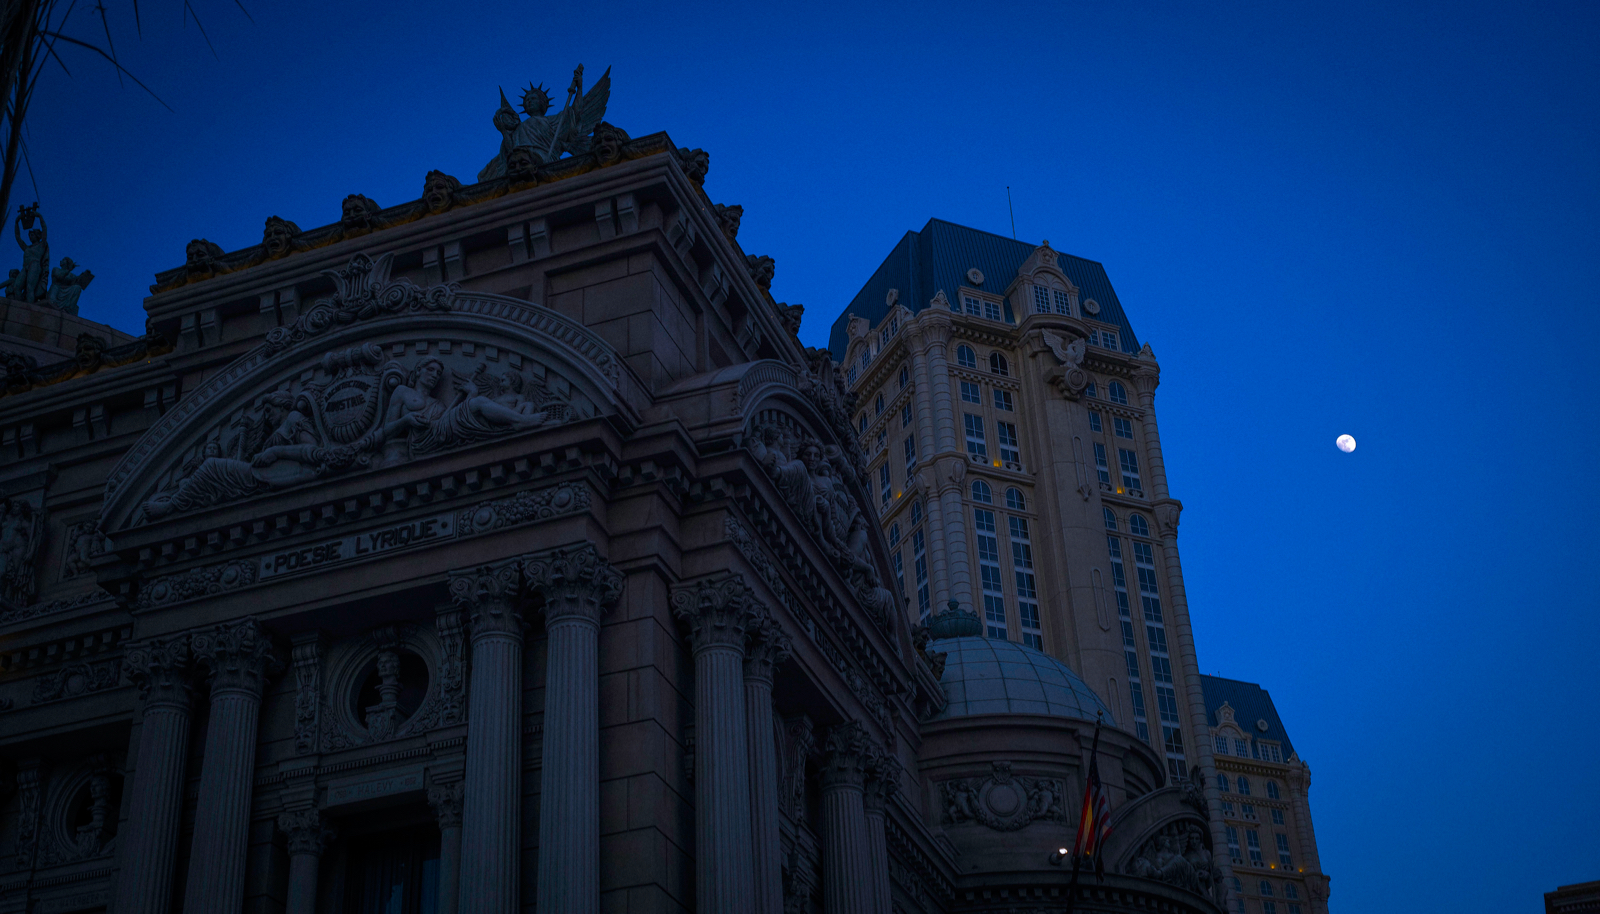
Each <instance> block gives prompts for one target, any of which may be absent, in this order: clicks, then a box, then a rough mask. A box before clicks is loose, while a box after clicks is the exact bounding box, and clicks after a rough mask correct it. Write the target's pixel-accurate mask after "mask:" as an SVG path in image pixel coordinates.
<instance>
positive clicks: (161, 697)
mask: <svg viewBox="0 0 1600 914" xmlns="http://www.w3.org/2000/svg"><path fill="white" fill-rule="evenodd" d="M193 660H194V658H193V657H192V656H191V654H190V652H189V635H188V633H187V632H185V633H182V634H177V635H171V636H168V637H164V638H147V639H145V640H143V641H139V642H136V643H134V644H131V645H129V646H128V649H127V650H126V651H125V652H124V653H123V655H122V663H123V666H125V667H126V668H127V670H128V678H129V679H131V680H132V681H133V684H134V685H135V686H137V687H138V689H139V697H140V698H141V699H143V700H144V701H145V704H146V707H149V706H150V705H156V704H165V705H174V706H178V707H183V708H187V707H188V706H189V697H190V692H191V683H192V680H191V678H190V677H191V674H192V673H193V671H194V662H193Z"/></svg>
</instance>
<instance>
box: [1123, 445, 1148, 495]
mask: <svg viewBox="0 0 1600 914" xmlns="http://www.w3.org/2000/svg"><path fill="white" fill-rule="evenodd" d="M1117 462H1118V463H1119V464H1120V465H1121V467H1122V487H1123V488H1124V489H1127V490H1128V491H1129V492H1132V493H1134V494H1136V495H1137V494H1141V493H1143V492H1144V483H1143V482H1141V481H1140V480H1139V455H1138V454H1135V453H1134V452H1132V451H1130V450H1128V449H1127V448H1125V447H1119V448H1117Z"/></svg>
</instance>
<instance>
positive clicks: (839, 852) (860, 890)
mask: <svg viewBox="0 0 1600 914" xmlns="http://www.w3.org/2000/svg"><path fill="white" fill-rule="evenodd" d="M871 763H872V746H871V742H870V741H869V740H868V739H867V738H866V734H865V733H863V732H862V729H861V725H860V724H859V723H856V722H851V723H847V724H842V725H840V726H838V727H835V728H834V729H833V731H832V732H830V733H829V734H828V739H827V742H826V743H825V748H824V756H823V760H822V767H821V780H822V910H823V912H824V914H875V904H876V901H875V898H874V895H873V892H872V864H871V853H872V848H871V843H870V841H869V836H868V834H867V817H866V809H865V806H864V797H863V789H864V787H865V784H866V772H867V768H868V767H869V766H870V765H871Z"/></svg>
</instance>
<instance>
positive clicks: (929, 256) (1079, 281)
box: [828, 219, 1139, 359]
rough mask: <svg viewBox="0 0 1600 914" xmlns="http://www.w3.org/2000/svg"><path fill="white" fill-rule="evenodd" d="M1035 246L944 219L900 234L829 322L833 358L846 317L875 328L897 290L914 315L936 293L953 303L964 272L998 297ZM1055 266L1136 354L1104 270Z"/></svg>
mask: <svg viewBox="0 0 1600 914" xmlns="http://www.w3.org/2000/svg"><path fill="white" fill-rule="evenodd" d="M1036 247H1037V245H1034V244H1030V243H1028V242H1026V241H1017V240H1015V239H1012V238H1007V237H1005V236H1003V235H996V234H993V233H991V232H985V231H981V230H979V229H974V228H967V227H966V226H964V225H956V224H955V223H954V222H946V221H944V220H943V219H929V220H928V224H927V225H925V226H923V227H922V231H920V232H906V233H905V236H904V237H902V238H901V239H900V243H899V244H897V245H895V246H894V250H893V251H890V252H889V256H888V257H886V258H885V259H884V261H883V264H882V265H881V266H879V267H878V269H877V271H876V272H874V273H873V274H872V278H871V279H869V280H867V283H866V285H864V286H862V287H861V291H860V292H857V293H856V297H855V298H854V299H851V301H850V305H849V307H847V308H845V309H844V313H843V314H841V315H839V318H838V319H837V320H835V321H834V322H833V330H832V332H831V333H830V334H829V335H828V348H829V350H831V351H832V352H833V357H834V358H835V359H843V358H844V353H845V349H846V348H847V347H848V346H849V345H850V337H849V335H848V333H847V331H846V329H845V328H846V327H848V326H849V324H850V318H851V316H852V315H854V316H855V317H863V318H866V319H867V321H868V322H869V323H870V324H871V325H872V326H874V327H875V326H877V324H878V322H879V321H881V320H883V316H884V315H885V314H886V313H887V312H888V304H887V302H886V296H887V295H888V292H889V290H890V289H899V290H900V304H902V305H905V306H906V307H907V308H909V309H910V310H911V311H912V312H913V313H915V312H918V311H921V310H922V309H924V308H926V307H928V302H929V301H930V300H932V299H933V296H934V294H935V293H937V292H938V291H939V290H941V289H942V290H944V294H945V296H946V297H947V298H949V299H950V300H951V301H956V300H957V296H956V290H957V289H959V288H961V287H962V286H964V285H969V283H968V282H967V271H968V270H969V269H971V268H973V267H977V268H978V269H979V270H980V271H982V272H983V276H984V283H983V285H982V286H981V287H980V288H982V289H983V290H984V291H986V292H994V293H997V294H1003V293H1004V292H1005V290H1006V287H1007V286H1009V285H1011V281H1012V280H1013V279H1015V278H1016V275H1017V269H1018V268H1019V267H1021V266H1022V264H1023V262H1024V261H1026V260H1027V259H1028V256H1029V255H1031V254H1032V253H1033V251H1034V248H1036ZM1058 263H1059V266H1060V267H1061V272H1063V273H1065V274H1066V275H1067V278H1068V279H1070V280H1072V284H1073V285H1075V286H1077V287H1078V289H1079V300H1080V301H1081V300H1083V299H1086V298H1092V299H1094V300H1095V301H1096V302H1097V303H1098V304H1099V305H1100V313H1099V314H1098V315H1096V317H1095V319H1096V320H1100V321H1104V322H1105V323H1108V324H1114V325H1116V326H1118V327H1120V328H1122V332H1121V334H1120V337H1121V343H1122V351H1124V352H1138V351H1139V341H1138V339H1137V338H1136V337H1135V336H1134V335H1133V327H1132V326H1131V325H1129V323H1128V318H1127V315H1125V314H1123V311H1122V303H1121V302H1120V301H1118V299H1117V293H1116V291H1115V290H1113V289H1112V288H1111V279H1110V278H1109V277H1108V276H1106V268H1105V267H1103V266H1101V265H1100V264H1099V263H1097V262H1095V261H1093V260H1084V259H1083V258H1082V257H1074V256H1072V255H1071V254H1062V255H1061V256H1060V259H1059V261H1058ZM1007 310H1008V311H1009V308H1008V309H1007Z"/></svg>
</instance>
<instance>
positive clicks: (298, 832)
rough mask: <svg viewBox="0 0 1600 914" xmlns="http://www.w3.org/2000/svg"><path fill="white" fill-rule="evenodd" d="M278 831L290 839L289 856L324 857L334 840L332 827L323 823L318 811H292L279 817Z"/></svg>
mask: <svg viewBox="0 0 1600 914" xmlns="http://www.w3.org/2000/svg"><path fill="white" fill-rule="evenodd" d="M278 829H279V830H280V831H282V832H283V833H284V834H285V835H287V836H288V837H289V856H291V857H293V856H295V855H296V854H310V855H311V856H313V857H320V856H322V852H323V851H324V850H326V849H327V847H328V843H329V842H330V841H332V840H333V835H334V831H333V828H332V826H329V825H327V824H325V823H324V822H323V821H322V812H321V811H320V810H317V809H292V810H289V811H288V812H285V813H280V814H279V815H278Z"/></svg>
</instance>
